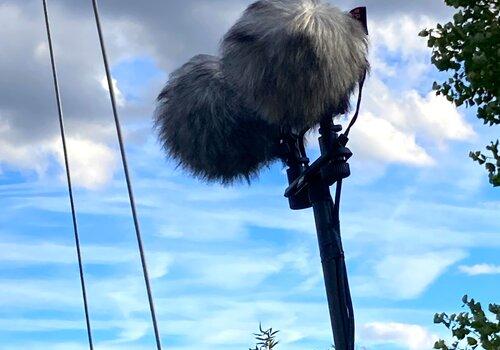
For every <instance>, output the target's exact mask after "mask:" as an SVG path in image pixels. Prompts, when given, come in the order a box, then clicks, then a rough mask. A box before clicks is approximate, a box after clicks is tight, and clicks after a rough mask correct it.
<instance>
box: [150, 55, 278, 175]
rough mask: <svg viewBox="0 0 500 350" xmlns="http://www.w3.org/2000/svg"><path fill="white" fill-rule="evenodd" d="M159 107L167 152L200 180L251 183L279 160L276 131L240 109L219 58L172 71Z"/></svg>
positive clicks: (203, 58) (204, 58) (205, 57)
mask: <svg viewBox="0 0 500 350" xmlns="http://www.w3.org/2000/svg"><path fill="white" fill-rule="evenodd" d="M158 102H159V103H158V108H157V110H156V114H155V122H156V128H157V130H158V132H159V137H160V140H161V142H162V143H163V146H164V148H165V150H166V151H167V153H168V154H169V155H170V156H171V157H172V158H173V159H174V160H176V161H178V162H179V165H180V166H182V167H183V168H184V169H186V170H188V171H190V172H191V173H192V174H194V175H195V176H197V177H200V178H202V179H204V180H208V181H218V182H221V183H223V184H228V183H231V182H234V181H235V180H240V179H246V180H247V181H249V180H250V178H251V177H253V176H254V175H256V174H257V172H258V171H259V170H260V169H261V167H263V166H265V165H267V164H269V163H270V162H272V161H273V160H276V159H277V156H275V153H274V149H275V143H277V142H278V140H279V134H278V130H277V129H278V127H276V126H271V125H269V124H268V123H267V122H266V121H265V120H263V119H262V118H261V117H259V116H257V115H256V114H255V113H254V112H252V111H251V110H250V109H248V108H247V107H245V106H244V105H243V104H242V102H241V100H240V97H239V96H238V95H237V94H236V93H235V92H234V91H233V90H232V89H231V88H230V87H229V85H228V84H227V82H226V81H225V79H224V75H223V74H222V72H221V63H220V60H219V59H218V58H217V57H214V56H208V55H199V56H195V57H193V58H192V59H191V60H190V61H189V62H188V63H186V64H185V65H184V66H182V67H181V68H179V69H178V70H176V71H175V72H173V73H172V74H171V76H170V79H169V81H168V83H167V85H166V86H165V88H164V89H163V91H162V92H161V93H160V95H159V96H158Z"/></svg>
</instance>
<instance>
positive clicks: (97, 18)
mask: <svg viewBox="0 0 500 350" xmlns="http://www.w3.org/2000/svg"><path fill="white" fill-rule="evenodd" d="M92 6H93V9H94V16H95V21H96V25H97V32H98V34H99V43H100V45H101V51H102V57H103V61H104V68H105V70H106V79H107V82H108V90H109V96H110V99H111V107H112V109H113V117H114V120H115V126H116V133H117V136H118V143H119V145H120V153H121V158H122V163H123V170H124V172H125V180H126V182H127V190H128V196H129V199H130V209H131V211H132V217H133V220H134V227H135V233H136V236H137V244H138V247H139V253H140V256H141V264H142V272H143V275H144V282H145V284H146V290H147V294H148V301H149V309H150V312H151V320H152V323H153V329H154V334H155V340H156V347H157V349H158V350H161V338H160V332H159V329H158V322H157V319H156V312H155V307H154V302H153V293H152V291H151V284H150V282H149V273H148V268H147V264H146V256H145V253H144V246H143V243H142V237H141V230H140V226H139V219H138V216H137V209H136V205H135V199H134V193H133V190H132V182H131V180H130V174H129V170H128V163H127V157H126V153H125V146H124V141H123V136H122V131H121V126H120V119H119V118H118V110H117V108H116V98H115V91H114V86H113V80H112V77H111V72H110V69H109V63H108V57H107V54H106V47H105V45H104V37H103V33H102V27H101V21H100V16H99V8H98V5H97V0H92Z"/></svg>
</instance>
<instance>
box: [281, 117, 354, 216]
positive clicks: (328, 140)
mask: <svg viewBox="0 0 500 350" xmlns="http://www.w3.org/2000/svg"><path fill="white" fill-rule="evenodd" d="M341 131H342V126H341V125H336V124H334V123H333V119H332V118H331V117H325V118H323V120H322V121H321V127H320V129H319V133H320V135H321V136H320V138H319V144H320V150H321V156H320V157H319V158H318V159H317V160H316V161H314V162H313V163H312V164H309V158H307V155H306V152H305V147H304V134H305V133H302V134H301V135H294V134H288V135H284V136H283V137H282V139H281V142H280V147H281V150H280V151H281V153H280V158H281V159H282V161H283V162H284V163H285V164H286V166H287V167H288V169H287V176H288V183H289V186H288V188H287V189H286V191H285V197H286V198H288V201H289V205H290V208H291V209H292V210H302V209H307V208H311V207H312V202H311V198H310V189H311V184H312V183H313V182H318V181H319V182H321V183H324V184H325V185H327V186H328V187H329V186H332V185H333V184H334V183H336V182H337V181H340V180H342V179H345V178H347V177H349V176H350V175H351V170H350V166H349V163H348V160H349V159H350V158H351V157H352V152H351V151H350V150H349V148H347V147H346V145H347V142H348V141H349V139H348V137H347V136H346V135H345V134H339V133H340V132H341Z"/></svg>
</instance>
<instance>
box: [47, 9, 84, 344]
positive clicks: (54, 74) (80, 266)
mask: <svg viewBox="0 0 500 350" xmlns="http://www.w3.org/2000/svg"><path fill="white" fill-rule="evenodd" d="M42 1H43V12H44V15H45V27H46V29H47V40H48V43H49V52H50V63H51V65H52V77H53V78H54V90H55V95H56V103H57V111H58V113H59V128H60V131H61V140H62V146H63V154H64V165H65V168H66V178H67V181H68V192H69V202H70V205H71V216H72V218H73V231H74V234H75V245H76V255H77V257H78V269H79V272H80V284H81V287H82V296H83V307H84V310H85V322H86V325H87V336H88V340H89V347H90V350H93V349H94V345H93V342H92V329H91V327H90V317H89V307H88V303H87V291H86V288H85V278H84V273H83V263H82V253H81V249H80V238H79V234H78V223H77V220H76V210H75V201H74V198H73V186H72V183H71V171H70V168H69V160H68V149H67V146H66V132H65V129H64V115H63V109H62V102H61V94H60V91H59V79H58V77H57V68H56V61H55V58H54V49H53V47H52V36H51V33H50V21H49V11H48V8H47V0H42Z"/></svg>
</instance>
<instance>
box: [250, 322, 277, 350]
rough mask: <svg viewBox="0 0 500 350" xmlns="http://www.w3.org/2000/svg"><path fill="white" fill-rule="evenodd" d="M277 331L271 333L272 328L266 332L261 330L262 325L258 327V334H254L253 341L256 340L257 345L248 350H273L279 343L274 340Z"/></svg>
mask: <svg viewBox="0 0 500 350" xmlns="http://www.w3.org/2000/svg"><path fill="white" fill-rule="evenodd" d="M278 332H279V331H273V329H272V328H269V329H268V330H263V329H262V325H261V324H260V325H259V333H254V335H255V339H256V340H257V342H258V343H257V345H255V348H253V349H252V348H250V349H248V350H273V349H274V348H275V347H276V345H278V343H279V341H277V340H276V334H278Z"/></svg>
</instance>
